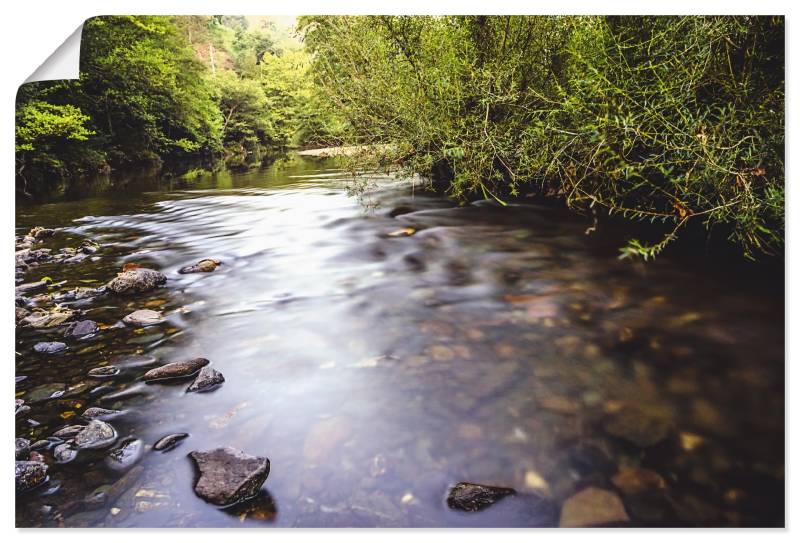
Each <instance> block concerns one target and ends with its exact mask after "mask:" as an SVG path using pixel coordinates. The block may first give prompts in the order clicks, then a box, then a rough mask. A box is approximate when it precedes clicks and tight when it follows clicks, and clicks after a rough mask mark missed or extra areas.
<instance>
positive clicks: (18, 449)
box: [14, 437, 31, 460]
mask: <svg viewBox="0 0 800 543" xmlns="http://www.w3.org/2000/svg"><path fill="white" fill-rule="evenodd" d="M30 452H31V442H30V441H29V440H27V439H25V438H24V437H18V438H17V439H15V440H14V459H15V460H27V459H28V455H29V454H30Z"/></svg>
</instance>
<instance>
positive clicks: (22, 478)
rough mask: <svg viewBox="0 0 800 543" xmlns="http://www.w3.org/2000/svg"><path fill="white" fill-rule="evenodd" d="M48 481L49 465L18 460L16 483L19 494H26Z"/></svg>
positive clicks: (15, 468) (15, 473)
mask: <svg viewBox="0 0 800 543" xmlns="http://www.w3.org/2000/svg"><path fill="white" fill-rule="evenodd" d="M45 479H47V464H45V463H44V462H33V461H30V460H17V461H16V465H15V467H14V481H15V487H16V491H17V492H24V491H26V490H30V489H32V488H34V487H36V486H39V485H40V484H42V483H43V482H44V481H45Z"/></svg>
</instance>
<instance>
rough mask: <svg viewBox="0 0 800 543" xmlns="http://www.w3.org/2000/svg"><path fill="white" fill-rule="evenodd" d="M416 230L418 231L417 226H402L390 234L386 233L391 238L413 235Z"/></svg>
mask: <svg viewBox="0 0 800 543" xmlns="http://www.w3.org/2000/svg"><path fill="white" fill-rule="evenodd" d="M416 232H417V229H416V228H411V227H410V226H409V227H407V228H401V229H400V230H394V231H393V232H389V233H388V234H386V236H387V237H390V238H399V237H406V236H413V235H414V234H415V233H416Z"/></svg>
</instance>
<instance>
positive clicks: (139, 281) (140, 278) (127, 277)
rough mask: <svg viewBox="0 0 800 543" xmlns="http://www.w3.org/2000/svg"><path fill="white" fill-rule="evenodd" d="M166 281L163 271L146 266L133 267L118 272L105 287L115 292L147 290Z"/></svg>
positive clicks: (127, 292)
mask: <svg viewBox="0 0 800 543" xmlns="http://www.w3.org/2000/svg"><path fill="white" fill-rule="evenodd" d="M166 282H167V276H166V275H164V274H163V273H161V272H159V271H156V270H151V269H148V268H134V269H129V270H127V271H123V272H121V273H118V274H117V276H116V277H115V278H114V279H112V280H111V281H109V282H108V284H107V285H106V288H108V290H110V291H111V292H113V293H115V294H131V293H139V292H147V291H148V290H153V289H155V288H158V287H160V286H163V285H164V284H165V283H166Z"/></svg>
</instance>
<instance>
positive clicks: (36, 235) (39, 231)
mask: <svg viewBox="0 0 800 543" xmlns="http://www.w3.org/2000/svg"><path fill="white" fill-rule="evenodd" d="M55 233H56V231H55V230H53V229H52V228H43V227H41V226H34V227H33V228H32V229H31V231H30V232H28V235H29V236H30V237H32V238H33V239H35V240H37V241H38V240H43V239H45V238H49V237H52V236H53V235H55Z"/></svg>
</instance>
